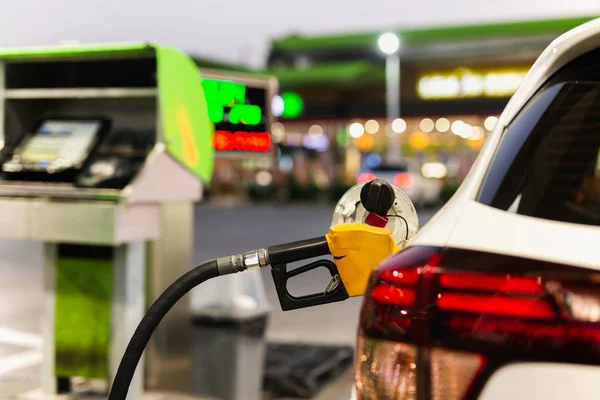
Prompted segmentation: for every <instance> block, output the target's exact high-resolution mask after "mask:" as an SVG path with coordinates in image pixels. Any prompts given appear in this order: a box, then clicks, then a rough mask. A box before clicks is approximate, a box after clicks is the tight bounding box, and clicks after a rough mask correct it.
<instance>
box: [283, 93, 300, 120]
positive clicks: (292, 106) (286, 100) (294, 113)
mask: <svg viewBox="0 0 600 400" xmlns="http://www.w3.org/2000/svg"><path fill="white" fill-rule="evenodd" d="M281 99H282V100H283V113H282V114H281V116H282V117H284V118H296V117H299V116H300V114H302V110H303V109H304V102H303V101H302V97H300V95H299V94H298V93H296V92H285V93H282V94H281Z"/></svg>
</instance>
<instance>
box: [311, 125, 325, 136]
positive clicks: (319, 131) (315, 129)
mask: <svg viewBox="0 0 600 400" xmlns="http://www.w3.org/2000/svg"><path fill="white" fill-rule="evenodd" d="M308 134H309V135H310V136H321V135H323V128H321V125H311V127H310V128H308Z"/></svg>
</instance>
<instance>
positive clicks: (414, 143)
mask: <svg viewBox="0 0 600 400" xmlns="http://www.w3.org/2000/svg"><path fill="white" fill-rule="evenodd" d="M429 143H430V139H429V135H428V134H426V133H424V132H421V131H416V132H413V133H411V134H410V136H409V137H408V144H409V145H410V146H411V147H413V148H415V149H417V150H423V149H425V148H426V147H427V146H429Z"/></svg>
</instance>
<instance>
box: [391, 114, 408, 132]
mask: <svg viewBox="0 0 600 400" xmlns="http://www.w3.org/2000/svg"><path fill="white" fill-rule="evenodd" d="M392 130H393V131H394V132H396V133H402V132H404V131H405V130H406V121H404V120H403V119H402V118H396V119H395V120H394V121H393V122H392Z"/></svg>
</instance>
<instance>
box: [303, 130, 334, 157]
mask: <svg viewBox="0 0 600 400" xmlns="http://www.w3.org/2000/svg"><path fill="white" fill-rule="evenodd" d="M304 147H306V148H307V149H310V150H315V151H319V152H323V151H327V150H328V149H329V137H328V136H327V135H323V133H321V134H320V135H311V134H308V135H306V136H304Z"/></svg>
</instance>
